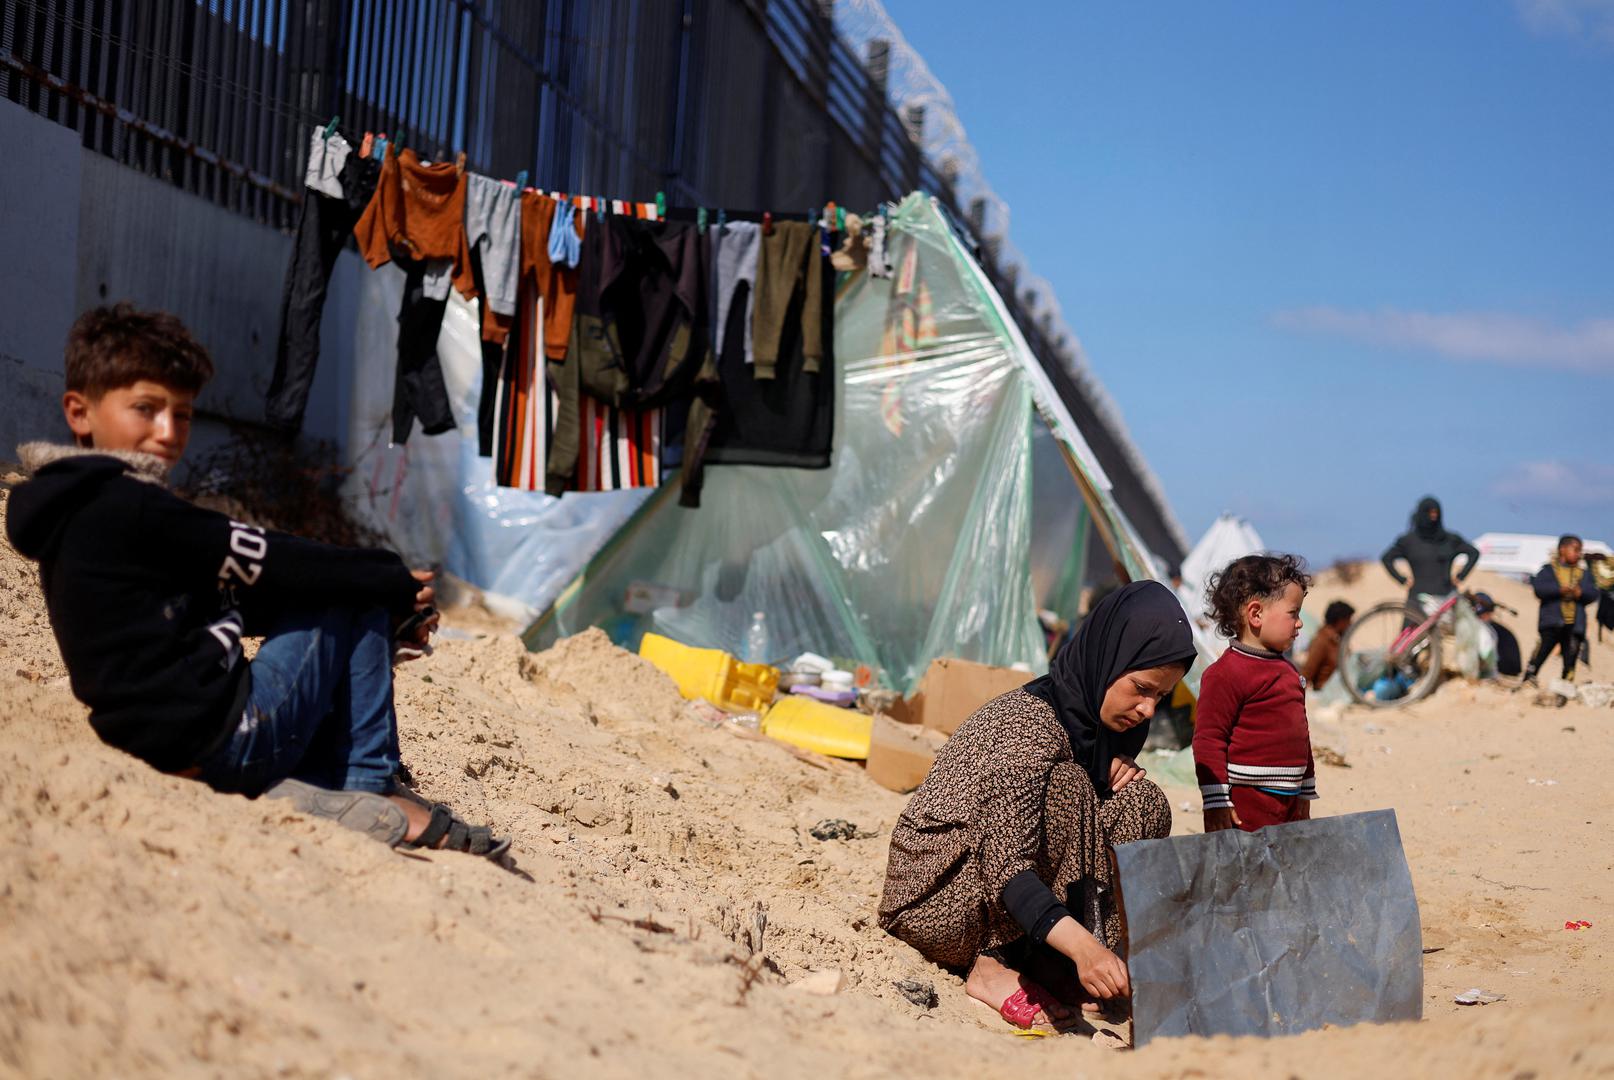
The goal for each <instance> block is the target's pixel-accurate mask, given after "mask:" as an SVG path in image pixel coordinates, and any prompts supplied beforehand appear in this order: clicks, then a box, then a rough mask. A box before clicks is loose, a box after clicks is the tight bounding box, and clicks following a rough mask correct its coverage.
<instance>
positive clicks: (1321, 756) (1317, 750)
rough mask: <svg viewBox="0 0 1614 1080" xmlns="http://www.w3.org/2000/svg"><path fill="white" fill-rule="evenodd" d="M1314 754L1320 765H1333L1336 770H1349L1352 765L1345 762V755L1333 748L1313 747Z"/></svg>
mask: <svg viewBox="0 0 1614 1080" xmlns="http://www.w3.org/2000/svg"><path fill="white" fill-rule="evenodd" d="M1312 753H1313V754H1314V755H1315V756H1316V759H1317V763H1318V764H1319V765H1332V766H1334V768H1336V769H1348V768H1350V767H1351V763H1350V762H1348V761H1346V760H1345V755H1344V754H1342V753H1340V752H1339V751H1338V750H1335V749H1334V748H1333V747H1332V746H1317V747H1313V749H1312Z"/></svg>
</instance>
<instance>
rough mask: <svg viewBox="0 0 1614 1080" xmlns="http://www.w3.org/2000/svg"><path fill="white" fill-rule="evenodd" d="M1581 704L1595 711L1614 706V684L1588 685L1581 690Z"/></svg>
mask: <svg viewBox="0 0 1614 1080" xmlns="http://www.w3.org/2000/svg"><path fill="white" fill-rule="evenodd" d="M1578 693H1579V696H1580V703H1581V704H1582V705H1588V706H1590V707H1591V708H1594V709H1602V708H1606V707H1608V706H1610V705H1614V683H1586V684H1585V685H1583V686H1581V687H1580V688H1579V691H1578Z"/></svg>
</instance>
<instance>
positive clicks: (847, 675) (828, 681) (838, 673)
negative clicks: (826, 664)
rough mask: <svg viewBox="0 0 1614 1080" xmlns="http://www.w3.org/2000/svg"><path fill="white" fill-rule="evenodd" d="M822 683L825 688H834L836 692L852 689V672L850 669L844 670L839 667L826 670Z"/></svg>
mask: <svg viewBox="0 0 1614 1080" xmlns="http://www.w3.org/2000/svg"><path fill="white" fill-rule="evenodd" d="M820 685H822V686H823V687H824V689H825V690H834V691H836V692H841V691H845V690H850V689H852V673H851V672H850V671H842V670H840V669H839V668H836V669H834V670H831V671H826V672H824V675H823V678H822V680H821V683H820Z"/></svg>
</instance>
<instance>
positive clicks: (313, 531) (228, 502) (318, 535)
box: [179, 428, 387, 547]
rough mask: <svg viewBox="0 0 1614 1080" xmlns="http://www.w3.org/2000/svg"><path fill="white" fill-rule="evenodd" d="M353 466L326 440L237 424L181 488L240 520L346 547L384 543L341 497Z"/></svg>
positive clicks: (197, 463) (197, 462)
mask: <svg viewBox="0 0 1614 1080" xmlns="http://www.w3.org/2000/svg"><path fill="white" fill-rule="evenodd" d="M348 471H349V470H348V469H346V468H345V467H343V466H342V465H341V464H339V462H338V460H337V452H336V447H335V445H334V444H332V443H328V442H315V443H311V444H310V443H302V444H297V443H293V442H292V441H290V440H288V439H285V438H284V437H282V436H279V435H276V434H274V433H272V432H268V431H264V430H261V429H256V428H237V429H235V430H233V431H232V432H231V434H230V441H229V442H227V443H225V444H224V445H222V446H220V447H218V448H216V449H214V450H211V451H209V452H207V453H204V454H202V455H200V456H199V457H198V458H197V459H196V460H195V461H194V463H193V464H192V466H191V469H190V472H189V473H188V474H187V476H186V479H185V482H184V484H182V485H181V486H180V488H179V493H180V494H181V495H182V496H184V497H185V498H187V499H190V500H191V501H193V502H195V503H197V504H198V505H200V506H206V507H210V508H212V509H215V510H219V511H221V512H223V513H227V514H229V515H231V516H232V517H234V518H236V519H237V520H240V521H246V522H248V523H250V524H253V525H261V526H263V527H264V528H268V529H278V530H280V531H281V532H289V533H296V534H297V535H298V536H305V537H307V538H309V539H310V540H323V541H324V542H326V543H328V544H341V545H343V546H345V547H386V546H387V543H386V538H385V537H383V536H382V535H381V534H380V533H378V532H376V531H375V530H374V529H372V528H369V527H368V526H366V525H364V524H362V523H360V522H358V521H355V520H354V519H353V518H352V517H351V516H349V514H348V512H347V508H346V506H345V505H343V502H342V498H341V494H340V492H341V485H342V479H343V477H344V476H346V475H347V473H348Z"/></svg>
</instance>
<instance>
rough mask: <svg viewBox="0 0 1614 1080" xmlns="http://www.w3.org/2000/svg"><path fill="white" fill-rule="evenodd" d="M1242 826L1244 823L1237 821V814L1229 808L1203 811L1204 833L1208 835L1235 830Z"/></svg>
mask: <svg viewBox="0 0 1614 1080" xmlns="http://www.w3.org/2000/svg"><path fill="white" fill-rule="evenodd" d="M1243 824H1244V822H1242V821H1240V820H1239V812H1238V811H1237V810H1235V809H1233V808H1232V807H1231V806H1224V807H1221V808H1220V809H1217V810H1207V811H1205V831H1206V832H1208V833H1213V832H1221V831H1222V830H1223V829H1236V828H1239V827H1240V826H1241V825H1243Z"/></svg>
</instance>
